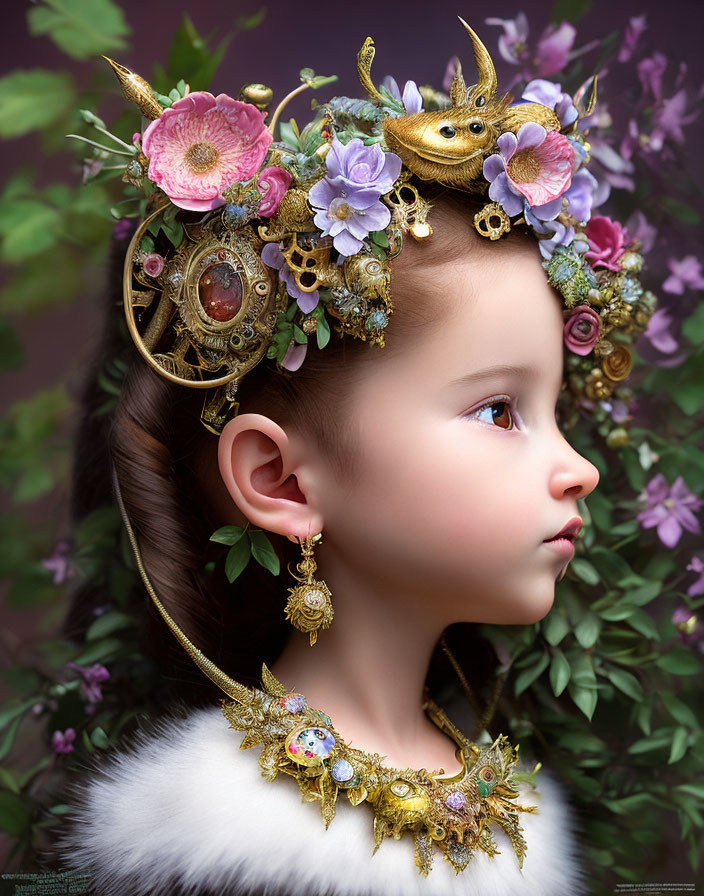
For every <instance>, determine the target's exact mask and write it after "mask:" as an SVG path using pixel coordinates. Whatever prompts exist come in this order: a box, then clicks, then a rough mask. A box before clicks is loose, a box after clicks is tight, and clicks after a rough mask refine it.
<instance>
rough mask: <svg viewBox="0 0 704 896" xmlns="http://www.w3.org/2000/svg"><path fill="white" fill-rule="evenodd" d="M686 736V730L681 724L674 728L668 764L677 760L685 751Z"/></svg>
mask: <svg viewBox="0 0 704 896" xmlns="http://www.w3.org/2000/svg"><path fill="white" fill-rule="evenodd" d="M687 737H688V732H687V729H686V728H685V727H684V726H683V725H680V726H678V727H677V728H676V729H675V733H674V734H673V735H672V745H671V746H670V757H669V759H668V760H667V764H668V765H672V764H673V763H674V762H679V760H680V759H681V758H682V757H683V756H684V754H685V753H686V752H687Z"/></svg>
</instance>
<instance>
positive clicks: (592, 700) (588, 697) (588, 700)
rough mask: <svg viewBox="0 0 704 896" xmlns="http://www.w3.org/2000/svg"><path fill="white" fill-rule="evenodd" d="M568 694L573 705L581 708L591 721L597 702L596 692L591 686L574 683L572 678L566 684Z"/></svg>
mask: <svg viewBox="0 0 704 896" xmlns="http://www.w3.org/2000/svg"><path fill="white" fill-rule="evenodd" d="M568 687H569V694H570V697H571V698H572V700H573V702H574V704H575V706H577V707H578V708H579V709H581V710H582V712H583V713H584V715H585V716H586V717H587V718H588V719H589V721H591V718H592V716H593V715H594V710H595V709H596V704H597V699H598V696H597V692H596V691H595V690H592V689H591V688H585V687H582V686H581V685H578V684H576V683H575V681H574V679H572V680H571V681H570V683H569V685H568Z"/></svg>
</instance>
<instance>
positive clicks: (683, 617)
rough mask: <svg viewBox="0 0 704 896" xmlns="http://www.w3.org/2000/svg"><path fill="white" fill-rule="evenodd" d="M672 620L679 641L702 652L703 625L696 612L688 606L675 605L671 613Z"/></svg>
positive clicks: (703, 650) (703, 639)
mask: <svg viewBox="0 0 704 896" xmlns="http://www.w3.org/2000/svg"><path fill="white" fill-rule="evenodd" d="M672 621H673V622H674V624H675V627H676V628H677V637H678V638H679V639H680V641H682V643H684V644H687V645H688V646H690V647H696V648H697V650H698V651H699V652H700V653H704V625H702V622H701V620H700V619H698V618H697V616H696V614H695V613H693V612H692V611H691V610H690V609H689V607H685V606H681V607H677V609H676V610H675V612H674V613H673V614H672Z"/></svg>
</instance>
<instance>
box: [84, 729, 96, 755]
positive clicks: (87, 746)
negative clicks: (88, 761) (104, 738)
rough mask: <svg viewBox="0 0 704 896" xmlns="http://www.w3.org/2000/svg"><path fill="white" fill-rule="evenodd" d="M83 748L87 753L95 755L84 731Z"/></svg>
mask: <svg viewBox="0 0 704 896" xmlns="http://www.w3.org/2000/svg"><path fill="white" fill-rule="evenodd" d="M83 746H84V747H85V748H86V750H88V752H89V753H95V747H94V746H93V743H92V741H91V739H90V737H89V736H88V732H87V731H86V730H85V729H84V730H83Z"/></svg>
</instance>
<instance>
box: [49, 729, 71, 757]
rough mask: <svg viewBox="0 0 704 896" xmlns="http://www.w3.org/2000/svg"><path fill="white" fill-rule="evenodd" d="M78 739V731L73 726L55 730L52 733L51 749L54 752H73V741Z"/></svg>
mask: <svg viewBox="0 0 704 896" xmlns="http://www.w3.org/2000/svg"><path fill="white" fill-rule="evenodd" d="M75 739H76V732H75V731H74V729H73V728H67V729H66V730H65V731H55V732H54V733H53V734H52V735H51V749H52V750H53V751H54V753H56V754H59V753H73V742H74V741H75Z"/></svg>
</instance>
